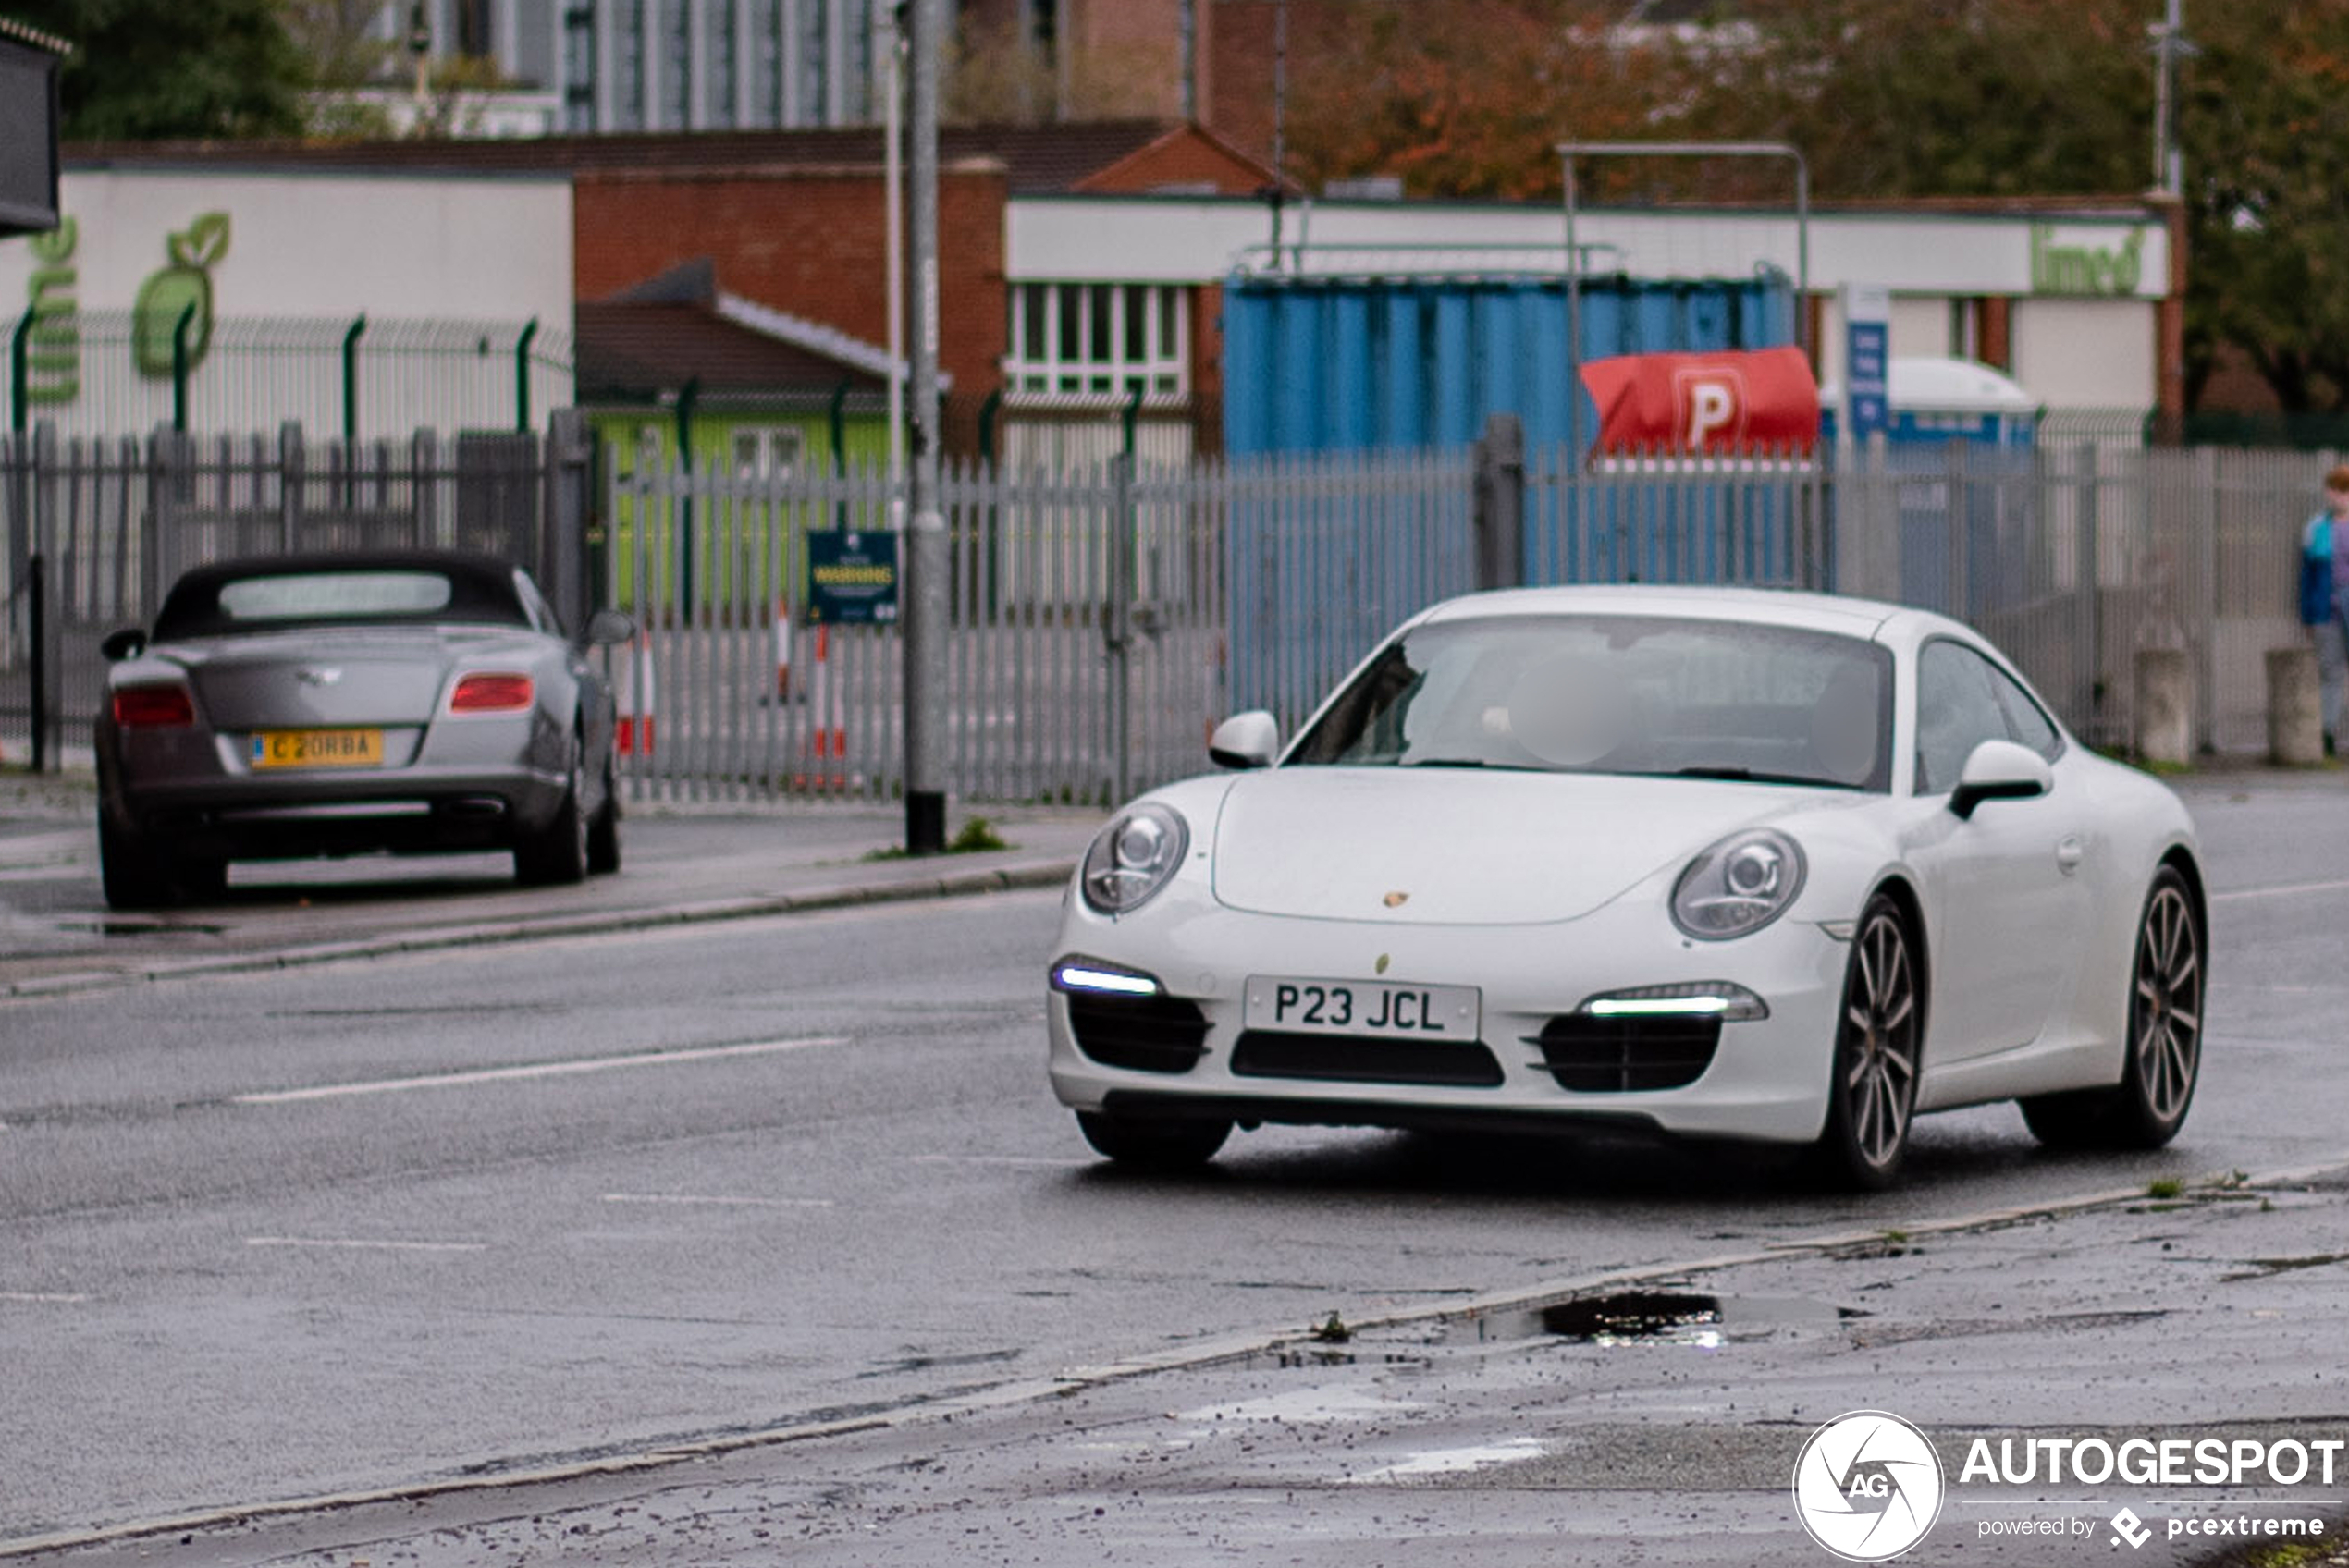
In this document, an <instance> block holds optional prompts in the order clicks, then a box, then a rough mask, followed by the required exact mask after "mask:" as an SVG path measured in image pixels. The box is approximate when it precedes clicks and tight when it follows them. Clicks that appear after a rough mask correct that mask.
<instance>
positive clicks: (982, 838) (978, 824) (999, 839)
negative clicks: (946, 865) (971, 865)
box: [863, 816, 1019, 861]
mask: <svg viewBox="0 0 2349 1568" xmlns="http://www.w3.org/2000/svg"><path fill="white" fill-rule="evenodd" d="M1017 848H1019V846H1018V845H1017V844H1015V843H1012V842H1011V841H1010V840H1008V839H1005V838H1004V837H1003V836H1002V834H1001V833H998V832H996V831H995V825H994V824H993V823H991V822H990V821H988V820H987V819H986V818H985V817H983V816H974V817H972V818H971V819H970V820H968V821H967V822H965V823H964V824H963V829H962V831H961V832H959V833H957V834H955V835H954V836H953V838H952V839H948V840H947V841H946V852H947V853H948V854H950V855H978V854H985V853H987V852H988V851H990V850H1015V849H1017ZM863 858H864V859H866V860H868V861H879V860H911V859H912V858H913V857H912V855H910V854H909V853H907V852H906V849H905V846H904V845H903V844H892V845H890V846H889V848H887V849H885V850H867V851H865V853H864V857H863Z"/></svg>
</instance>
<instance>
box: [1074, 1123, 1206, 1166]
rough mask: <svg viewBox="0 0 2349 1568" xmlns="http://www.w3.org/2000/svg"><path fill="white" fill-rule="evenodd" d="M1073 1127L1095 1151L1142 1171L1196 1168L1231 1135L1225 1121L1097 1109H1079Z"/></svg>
mask: <svg viewBox="0 0 2349 1568" xmlns="http://www.w3.org/2000/svg"><path fill="white" fill-rule="evenodd" d="M1076 1126H1077V1130H1078V1131H1080V1132H1082V1133H1084V1134H1085V1141H1086V1142H1087V1143H1088V1144H1090V1145H1093V1152H1094V1153H1096V1154H1099V1155H1101V1156H1103V1157H1104V1158H1109V1159H1113V1160H1115V1161H1117V1163H1118V1164H1120V1165H1131V1166H1136V1167H1138V1168H1139V1169H1141V1170H1197V1169H1198V1168H1199V1167H1200V1166H1202V1165H1205V1164H1206V1163H1207V1162H1208V1161H1209V1160H1211V1159H1213V1158H1215V1151H1216V1150H1218V1149H1220V1148H1222V1147H1223V1146H1224V1139H1226V1138H1228V1137H1230V1136H1231V1135H1232V1124H1231V1123H1230V1122H1228V1121H1211V1120H1192V1119H1189V1118H1184V1119H1180V1120H1177V1119H1173V1118H1169V1119H1167V1120H1164V1121H1144V1120H1141V1119H1140V1118H1138V1117H1131V1116H1112V1115H1109V1114H1108V1113H1106V1112H1104V1111H1098V1110H1080V1111H1078V1112H1077V1113H1076Z"/></svg>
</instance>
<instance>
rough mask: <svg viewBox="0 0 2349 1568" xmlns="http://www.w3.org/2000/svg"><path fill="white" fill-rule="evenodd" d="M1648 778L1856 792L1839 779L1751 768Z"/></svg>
mask: <svg viewBox="0 0 2349 1568" xmlns="http://www.w3.org/2000/svg"><path fill="white" fill-rule="evenodd" d="M1643 777H1646V778H1726V779H1728V780H1730V781H1731V782H1733V783H1739V784H1807V785H1810V786H1812V787H1814V788H1816V789H1821V790H1857V789H1859V788H1860V786H1859V785H1857V784H1846V783H1844V782H1843V781H1842V780H1841V779H1839V778H1819V777H1817V776H1816V775H1814V774H1808V773H1769V772H1762V771H1757V770H1755V769H1753V768H1751V767H1728V766H1703V765H1700V766H1695V767H1676V768H1673V769H1671V770H1669V771H1668V772H1661V773H1650V774H1646V775H1644V776H1643Z"/></svg>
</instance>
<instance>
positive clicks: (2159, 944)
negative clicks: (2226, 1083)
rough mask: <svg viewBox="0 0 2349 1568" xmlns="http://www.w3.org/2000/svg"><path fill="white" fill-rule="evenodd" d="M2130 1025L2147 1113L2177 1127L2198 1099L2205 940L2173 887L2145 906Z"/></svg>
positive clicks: (2162, 888) (2164, 887)
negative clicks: (2189, 1102) (2190, 1101)
mask: <svg viewBox="0 0 2349 1568" xmlns="http://www.w3.org/2000/svg"><path fill="white" fill-rule="evenodd" d="M2129 1025H2130V1027H2129V1038H2130V1049H2131V1050H2133V1051H2134V1052H2135V1054H2136V1068H2137V1082H2138V1083H2139V1084H2141V1085H2143V1088H2144V1093H2145V1098H2146V1110H2148V1111H2149V1112H2151V1113H2152V1115H2153V1117H2154V1119H2155V1120H2156V1121H2165V1122H2166V1121H2174V1120H2176V1119H2177V1118H2178V1117H2180V1116H2182V1115H2183V1114H2184V1112H2185V1108H2186V1101H2187V1100H2188V1099H2189V1098H2190V1097H2192V1096H2193V1094H2194V1082H2195V1069H2196V1067H2197V1066H2198V1065H2199V1064H2200V1058H2201V1052H2202V943H2201V935H2200V933H2199V932H2198V931H2197V930H2196V929H2195V919H2194V910H2193V909H2192V907H2191V906H2190V905H2189V904H2188V903H2187V901H2186V895H2185V892H2184V890H2183V888H2179V887H2178V886H2177V884H2176V883H2175V882H2163V883H2161V884H2159V885H2158V886H2157V887H2156V888H2154V892H2153V897H2152V899H2151V900H2148V901H2147V903H2146V917H2145V929H2144V930H2143V931H2142V932H2141V933H2139V935H2138V937H2137V972H2136V976H2135V995H2134V998H2133V1000H2132V1002H2131V1006H2130V1010H2129Z"/></svg>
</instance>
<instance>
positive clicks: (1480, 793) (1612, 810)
mask: <svg viewBox="0 0 2349 1568" xmlns="http://www.w3.org/2000/svg"><path fill="white" fill-rule="evenodd" d="M1819 803H1820V792H1819V791H1816V790H1798V789H1789V788H1787V787H1784V786H1774V785H1757V784H1739V783H1729V782H1723V781H1719V780H1712V779H1688V778H1609V777H1605V776H1602V775H1589V774H1555V773H1518V772H1467V771H1458V770H1452V769H1440V768H1423V769H1406V768H1396V767H1359V768H1349V767H1283V768H1275V769H1272V770H1270V771H1267V772H1263V773H1251V774H1248V775H1246V776H1244V777H1242V778H1238V779H1236V780H1234V781H1233V783H1232V787H1231V788H1230V790H1227V791H1226V792H1225V794H1224V803H1223V809H1222V811H1221V813H1220V814H1219V815H1218V816H1217V819H1216V823H1215V829H1214V851H1213V853H1214V859H1213V863H1212V864H1213V876H1214V888H1215V897H1216V900H1217V901H1219V902H1221V903H1223V904H1224V905H1225V906H1227V907H1229V908H1232V909H1237V910H1246V911H1248V912H1250V913H1259V914H1279V915H1295V916H1303V917H1307V918H1320V919H1333V920H1367V921H1391V922H1395V923H1397V924H1441V925H1525V924H1530V923H1535V922H1544V921H1561V920H1572V919H1575V918H1577V917H1578V916H1580V915H1584V914H1588V913H1591V912H1592V911H1593V910H1594V909H1597V908H1598V907H1599V906H1600V905H1602V904H1605V903H1606V902H1607V901H1608V900H1612V899H1615V898H1617V897H1619V896H1620V895H1621V894H1622V893H1623V892H1625V891H1626V890H1627V889H1629V888H1632V887H1635V886H1637V885H1638V884H1639V883H1640V882H1642V881H1643V880H1645V879H1646V878H1648V877H1649V876H1654V875H1655V874H1656V873H1657V872H1659V871H1666V870H1671V869H1675V868H1677V867H1679V865H1681V864H1685V863H1686V862H1687V861H1688V860H1689V859H1691V857H1692V856H1694V855H1695V854H1696V852H1697V851H1700V850H1702V849H1703V848H1704V847H1705V846H1707V845H1708V844H1711V843H1713V842H1714V841H1715V840H1716V839H1720V838H1722V837H1723V836H1724V835H1726V834H1728V833H1730V832H1733V831H1735V830H1736V829H1738V828H1740V827H1747V826H1750V825H1752V824H1754V823H1758V822H1764V821H1768V820H1771V819H1773V818H1776V817H1779V816H1783V815H1788V814H1789V813H1790V812H1793V811H1798V810H1801V809H1804V808H1805V807H1815V806H1816V805H1818V804H1819Z"/></svg>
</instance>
